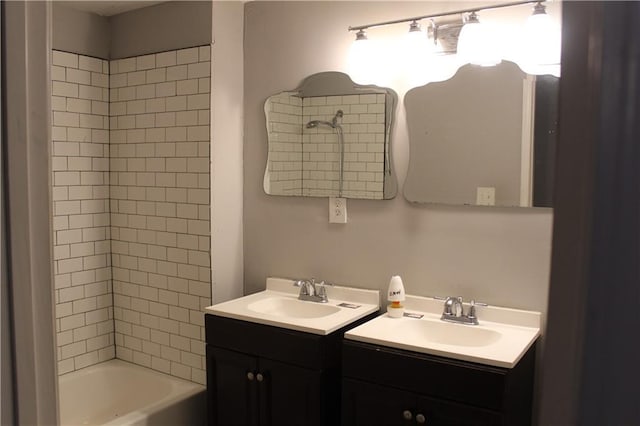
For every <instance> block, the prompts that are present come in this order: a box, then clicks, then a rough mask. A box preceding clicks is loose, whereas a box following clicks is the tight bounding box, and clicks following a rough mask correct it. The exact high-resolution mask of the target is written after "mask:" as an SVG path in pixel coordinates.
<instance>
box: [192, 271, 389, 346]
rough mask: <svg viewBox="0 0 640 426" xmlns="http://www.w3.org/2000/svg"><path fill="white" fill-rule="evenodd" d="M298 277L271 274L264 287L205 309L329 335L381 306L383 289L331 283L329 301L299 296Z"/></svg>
mask: <svg viewBox="0 0 640 426" xmlns="http://www.w3.org/2000/svg"><path fill="white" fill-rule="evenodd" d="M293 283H294V281H293V280H290V279H284V278H267V283H266V284H267V285H266V289H265V290H264V291H261V292H259V293H254V294H250V295H248V296H244V297H240V298H238V299H233V300H229V301H227V302H222V303H218V304H216V305H213V306H209V307H207V308H205V313H207V314H213V315H217V316H222V317H226V318H232V319H237V320H241V321H249V322H254V323H258V324H264V325H271V326H275V327H282V328H287V329H290V330H297V331H304V332H308V333H313V334H321V335H326V334H330V333H333V332H334V331H336V330H338V329H340V328H342V327H344V326H346V325H348V324H351V323H352V322H354V321H357V320H359V319H361V318H364V317H366V316H367V315H370V314H373V313H375V312H378V310H379V309H380V302H379V301H380V292H379V291H378V290H366V289H360V288H352V287H344V286H331V287H327V288H326V291H327V297H328V302H327V303H319V302H312V301H306V300H298V293H299V292H300V289H299V288H298V287H295V286H294V285H293Z"/></svg>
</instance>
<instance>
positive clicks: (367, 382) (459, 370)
mask: <svg viewBox="0 0 640 426" xmlns="http://www.w3.org/2000/svg"><path fill="white" fill-rule="evenodd" d="M534 357H535V349H534V348H533V347H532V348H530V349H529V351H528V352H527V353H526V354H525V355H524V356H523V358H522V359H521V360H520V362H519V363H518V364H517V365H516V366H515V367H514V368H511V369H507V368H498V367H490V366H486V365H481V364H475V363H471V362H464V361H457V360H452V359H448V358H442V357H437V356H431V355H426V354H421V353H416V352H409V351H404V350H397V349H392V348H388V347H383V346H378V345H372V344H367V343H361V342H354V341H349V340H345V341H344V348H343V365H342V368H343V388H342V424H343V425H344V426H347V425H349V426H350V425H385V426H393V425H421V424H424V425H429V426H432V425H469V426H484V425H487V426H489V425H505V426H506V425H509V426H511V425H529V424H531V400H532V391H533V370H534V368H533V367H534V365H533V363H534Z"/></svg>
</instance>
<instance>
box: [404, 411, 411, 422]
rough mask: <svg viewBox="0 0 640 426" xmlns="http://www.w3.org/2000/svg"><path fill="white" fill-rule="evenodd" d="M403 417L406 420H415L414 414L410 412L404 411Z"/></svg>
mask: <svg viewBox="0 0 640 426" xmlns="http://www.w3.org/2000/svg"><path fill="white" fill-rule="evenodd" d="M402 417H403V418H404V419H405V420H411V419H412V418H413V414H411V411H409V410H404V411H403V412H402Z"/></svg>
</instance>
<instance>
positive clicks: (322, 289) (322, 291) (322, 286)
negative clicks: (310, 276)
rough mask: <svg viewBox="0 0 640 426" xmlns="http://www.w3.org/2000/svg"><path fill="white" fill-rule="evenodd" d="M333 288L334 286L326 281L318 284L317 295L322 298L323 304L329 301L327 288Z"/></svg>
mask: <svg viewBox="0 0 640 426" xmlns="http://www.w3.org/2000/svg"><path fill="white" fill-rule="evenodd" d="M328 285H330V286H333V284H331V283H328V282H326V281H320V282H319V283H318V284H316V286H317V294H318V297H320V298H321V302H326V301H327V288H326V286H328Z"/></svg>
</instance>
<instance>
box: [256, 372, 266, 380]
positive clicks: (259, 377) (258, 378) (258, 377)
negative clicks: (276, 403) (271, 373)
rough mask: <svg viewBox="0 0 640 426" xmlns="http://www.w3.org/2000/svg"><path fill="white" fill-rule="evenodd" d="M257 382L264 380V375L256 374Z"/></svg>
mask: <svg viewBox="0 0 640 426" xmlns="http://www.w3.org/2000/svg"><path fill="white" fill-rule="evenodd" d="M256 380H257V381H259V382H261V381H263V380H264V376H263V375H262V373H258V374H256Z"/></svg>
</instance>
